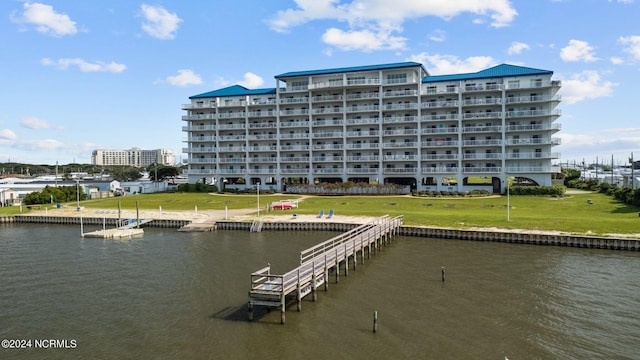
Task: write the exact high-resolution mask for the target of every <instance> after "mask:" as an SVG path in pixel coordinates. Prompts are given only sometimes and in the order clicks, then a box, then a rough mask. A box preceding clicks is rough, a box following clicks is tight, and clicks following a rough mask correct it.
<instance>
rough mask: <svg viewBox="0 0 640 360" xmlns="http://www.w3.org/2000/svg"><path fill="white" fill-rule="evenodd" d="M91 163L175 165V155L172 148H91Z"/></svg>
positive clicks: (143, 165)
mask: <svg viewBox="0 0 640 360" xmlns="http://www.w3.org/2000/svg"><path fill="white" fill-rule="evenodd" d="M91 164H93V165H128V166H135V167H147V166H150V165H152V164H159V165H167V166H175V164H176V157H175V155H174V154H173V151H172V150H167V149H156V150H142V149H140V148H131V149H129V150H106V149H98V150H93V152H92V153H91Z"/></svg>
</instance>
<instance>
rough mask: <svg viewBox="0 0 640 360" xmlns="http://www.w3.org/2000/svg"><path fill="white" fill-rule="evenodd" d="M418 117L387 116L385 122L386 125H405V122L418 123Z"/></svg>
mask: <svg viewBox="0 0 640 360" xmlns="http://www.w3.org/2000/svg"><path fill="white" fill-rule="evenodd" d="M417 120H418V117H417V116H386V117H385V118H384V120H383V122H384V123H385V124H391V123H404V122H416V121H417Z"/></svg>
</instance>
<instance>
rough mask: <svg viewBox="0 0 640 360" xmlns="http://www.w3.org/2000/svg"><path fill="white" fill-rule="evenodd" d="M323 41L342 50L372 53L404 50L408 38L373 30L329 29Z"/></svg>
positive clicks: (323, 36)
mask: <svg viewBox="0 0 640 360" xmlns="http://www.w3.org/2000/svg"><path fill="white" fill-rule="evenodd" d="M322 40H323V41H324V42H325V43H326V44H329V45H331V46H335V47H336V48H338V49H340V50H346V51H348V50H362V51H364V52H371V51H374V50H396V49H404V46H405V42H406V40H407V39H406V38H403V37H398V36H392V35H391V34H390V33H389V32H386V31H381V32H377V33H376V32H373V31H371V30H361V31H342V30H340V29H336V28H331V29H328V30H327V31H326V32H325V33H324V34H323V35H322Z"/></svg>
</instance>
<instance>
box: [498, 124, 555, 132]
mask: <svg viewBox="0 0 640 360" xmlns="http://www.w3.org/2000/svg"><path fill="white" fill-rule="evenodd" d="M561 128H562V124H556V123H554V124H524V125H507V131H508V132H525V131H545V130H554V131H559V130H560V129H561Z"/></svg>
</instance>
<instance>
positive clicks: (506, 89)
mask: <svg viewBox="0 0 640 360" xmlns="http://www.w3.org/2000/svg"><path fill="white" fill-rule="evenodd" d="M552 75H553V72H552V71H547V70H539V69H533V68H527V67H520V66H513V65H506V64H503V65H498V66H495V67H492V68H489V69H486V70H483V71H479V72H477V73H468V74H454V75H442V76H430V75H429V74H428V72H427V71H426V69H425V68H424V67H423V66H422V65H421V64H419V63H415V62H403V63H395V64H382V65H372V66H359V67H350V68H339V69H324V70H314V71H299V72H289V73H285V74H281V75H278V76H276V77H275V80H276V86H275V88H269V89H256V90H249V89H246V88H244V87H242V86H237V85H236V86H231V87H228V88H224V89H219V90H215V91H211V92H208V93H204V94H199V95H195V96H192V97H190V100H191V103H189V104H185V105H183V106H182V108H183V110H186V111H187V114H186V115H185V116H183V117H182V120H183V121H185V122H186V125H185V126H183V131H184V132H185V133H186V135H187V136H186V146H187V147H186V148H184V149H183V153H186V154H187V155H188V160H187V162H188V165H189V168H188V170H187V172H186V173H187V175H188V178H189V182H190V183H195V182H198V181H203V182H207V183H213V184H216V185H218V186H224V185H232V184H233V185H235V186H236V187H238V186H240V187H243V186H244V187H253V188H255V186H256V184H261V185H260V186H261V187H262V188H267V189H273V190H275V191H284V190H286V186H287V185H289V184H298V183H318V182H345V181H353V182H366V183H396V184H402V185H409V186H411V189H412V190H416V191H470V190H474V189H485V190H488V191H490V192H494V193H500V192H503V191H504V186H505V183H506V178H507V177H510V178H511V177H515V178H522V179H526V180H527V181H528V182H529V183H533V184H538V185H543V186H547V185H551V174H552V173H554V172H558V171H559V168H558V169H556V168H555V167H553V166H552V165H551V162H552V159H557V158H559V154H558V153H556V152H553V151H552V149H553V147H554V146H555V145H558V144H559V139H557V138H555V137H553V135H554V134H555V133H556V132H557V131H559V130H560V126H559V124H557V123H556V120H557V119H558V117H559V116H560V111H559V109H557V108H556V107H557V106H558V104H559V102H560V97H559V95H558V94H557V92H558V90H559V89H560V85H561V84H560V82H559V81H552V80H551V77H552ZM223 184H224V185H223Z"/></svg>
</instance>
